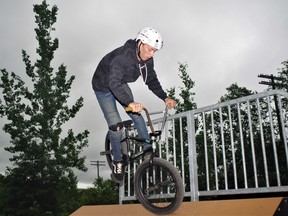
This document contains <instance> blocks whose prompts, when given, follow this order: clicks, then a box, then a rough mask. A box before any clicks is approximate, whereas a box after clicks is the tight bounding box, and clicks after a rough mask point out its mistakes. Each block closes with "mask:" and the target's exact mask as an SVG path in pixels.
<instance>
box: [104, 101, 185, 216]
mask: <svg viewBox="0 0 288 216" xmlns="http://www.w3.org/2000/svg"><path fill="white" fill-rule="evenodd" d="M143 110H144V111H145V114H146V117H147V122H148V126H149V128H150V141H149V143H148V144H149V145H151V146H150V147H149V148H147V149H145V150H142V149H143V148H142V147H141V148H135V145H140V146H143V145H144V143H147V140H143V139H141V138H139V137H137V136H135V134H134V133H132V135H131V133H129V130H130V131H131V128H133V121H132V120H126V121H123V125H124V133H123V139H122V140H121V145H122V153H123V163H124V166H125V167H127V165H128V164H129V163H130V164H133V163H135V162H136V161H138V163H139V165H138V166H137V168H136V170H135V171H134V173H135V174H134V191H135V197H136V199H137V200H138V201H139V202H140V203H141V204H142V205H143V207H144V208H146V209H147V210H148V211H150V212H152V213H155V214H158V215H160V214H162V215H163V214H169V213H172V212H174V211H176V210H177V209H178V208H179V207H180V205H181V203H182V201H183V196H184V185H183V181H182V178H181V176H180V173H179V171H178V170H177V168H176V167H175V166H173V165H172V164H171V163H170V162H168V161H167V160H164V159H162V158H159V157H157V154H156V142H157V140H159V139H160V136H161V133H162V131H163V129H164V127H165V124H166V120H167V116H168V109H167V107H166V109H165V111H164V115H163V120H162V126H161V130H158V131H155V130H154V127H153V124H152V121H151V118H150V114H149V113H148V111H147V109H145V108H144V109H143ZM131 111H132V110H131V109H130V107H128V108H126V112H131ZM137 149H138V150H137ZM139 149H140V150H139ZM100 154H101V155H105V156H106V159H107V162H108V165H109V167H110V169H112V161H113V152H112V148H111V144H110V140H109V137H108V133H107V135H106V140H105V151H103V152H101V153H100ZM147 155H149V156H148V158H147ZM144 156H145V158H144ZM141 157H142V159H141ZM139 161H140V162H139ZM132 167H133V166H132ZM124 181H125V179H124Z"/></svg>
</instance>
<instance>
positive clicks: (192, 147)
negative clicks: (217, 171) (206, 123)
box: [187, 111, 199, 201]
mask: <svg viewBox="0 0 288 216" xmlns="http://www.w3.org/2000/svg"><path fill="white" fill-rule="evenodd" d="M187 131H188V152H189V154H188V156H189V174H190V190H191V191H190V194H191V201H199V193H198V191H199V187H198V172H197V169H198V167H197V154H196V137H195V118H194V112H193V111H189V112H188V115H187Z"/></svg>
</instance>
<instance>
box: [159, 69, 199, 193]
mask: <svg viewBox="0 0 288 216" xmlns="http://www.w3.org/2000/svg"><path fill="white" fill-rule="evenodd" d="M187 69H188V64H187V63H179V67H178V70H179V77H180V78H181V80H182V83H183V86H181V87H180V93H179V96H180V99H179V98H177V97H176V91H175V87H174V88H171V89H169V90H168V95H169V97H170V98H173V99H174V100H175V101H176V102H177V106H176V107H175V110H176V113H181V112H185V111H189V110H193V109H196V108H197V104H196V103H195V101H194V95H195V93H194V92H193V88H194V86H195V82H194V81H193V80H192V79H191V77H190V76H189V73H188V71H187ZM196 125H197V124H196ZM181 129H182V130H183V131H182V132H181V131H180V130H181ZM170 133H171V134H174V136H175V145H173V140H172V138H170V139H169V151H170V154H171V155H173V154H174V153H176V154H177V155H180V154H181V152H182V151H183V154H184V157H183V159H184V170H185V173H184V176H185V182H186V187H187V188H189V187H190V185H189V157H188V137H187V134H188V133H187V119H180V118H179V119H175V126H174V132H173V131H172V130H171V131H170ZM181 135H182V136H181ZM163 145H165V144H163ZM181 148H183V149H181ZM176 164H177V166H178V168H179V169H180V170H181V166H180V164H181V157H177V161H176ZM181 172H182V170H181Z"/></svg>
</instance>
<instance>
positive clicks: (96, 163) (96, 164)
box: [90, 160, 105, 179]
mask: <svg viewBox="0 0 288 216" xmlns="http://www.w3.org/2000/svg"><path fill="white" fill-rule="evenodd" d="M90 162H91V165H93V166H97V178H98V179H99V167H100V166H105V161H99V160H97V161H90Z"/></svg>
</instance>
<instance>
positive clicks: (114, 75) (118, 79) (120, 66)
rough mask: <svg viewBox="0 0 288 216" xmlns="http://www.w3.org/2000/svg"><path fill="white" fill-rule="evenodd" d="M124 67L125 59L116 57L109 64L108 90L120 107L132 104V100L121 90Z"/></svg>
mask: <svg viewBox="0 0 288 216" xmlns="http://www.w3.org/2000/svg"><path fill="white" fill-rule="evenodd" d="M124 65H125V59H124V58H121V57H116V58H114V59H113V61H112V62H111V64H110V76H109V89H110V91H111V92H112V93H113V95H114V96H115V97H116V98H117V100H118V101H119V102H120V103H121V104H122V105H126V106H128V105H129V104H130V103H132V102H133V100H132V98H130V96H129V95H128V94H127V93H126V92H125V90H124V88H123V84H124V81H123V80H124V71H125V66H124Z"/></svg>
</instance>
